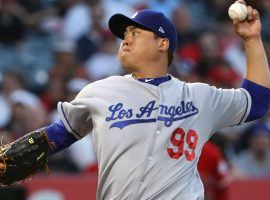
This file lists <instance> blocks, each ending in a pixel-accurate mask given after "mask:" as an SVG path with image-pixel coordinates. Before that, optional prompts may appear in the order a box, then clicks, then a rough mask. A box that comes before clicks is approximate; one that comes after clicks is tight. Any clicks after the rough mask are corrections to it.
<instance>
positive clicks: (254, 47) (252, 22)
mask: <svg viewBox="0 0 270 200" xmlns="http://www.w3.org/2000/svg"><path fill="white" fill-rule="evenodd" d="M239 2H242V3H245V2H244V1H239ZM247 10H248V16H247V18H246V20H245V21H243V22H240V21H238V20H234V28H235V31H236V33H237V34H238V35H239V36H240V37H241V38H242V39H243V41H244V47H245V51H246V65H247V68H246V75H245V79H247V80H249V81H252V82H253V83H256V84H258V85H261V86H264V87H267V88H270V70H269V65H268V61H267V57H266V53H265V50H264V46H263V42H262V39H261V22H260V16H259V13H258V11H257V10H256V9H253V8H252V7H251V6H247Z"/></svg>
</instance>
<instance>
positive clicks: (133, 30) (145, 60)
mask: <svg viewBox="0 0 270 200" xmlns="http://www.w3.org/2000/svg"><path fill="white" fill-rule="evenodd" d="M124 36H125V37H124V40H123V42H122V43H121V45H120V48H119V52H118V57H119V60H120V62H121V64H122V65H123V67H124V68H125V69H127V70H128V71H130V72H134V71H136V70H137V69H138V68H142V67H145V66H147V65H148V64H149V65H151V63H153V61H155V60H157V57H158V56H159V54H158V51H159V50H158V49H159V45H158V44H159V41H158V40H159V38H158V37H157V36H155V34H154V33H153V32H151V31H147V30H144V29H140V28H137V27H135V26H128V27H127V28H126V31H125V33H124Z"/></svg>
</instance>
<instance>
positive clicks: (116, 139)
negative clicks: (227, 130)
mask: <svg viewBox="0 0 270 200" xmlns="http://www.w3.org/2000/svg"><path fill="white" fill-rule="evenodd" d="M233 23H234V27H235V30H236V33H238V35H239V36H240V37H241V38H242V39H243V42H244V46H245V50H246V56H247V73H246V76H245V79H244V80H243V83H242V86H241V88H239V89H217V88H215V87H211V86H209V85H207V84H203V83H185V82H182V81H181V80H178V79H176V78H174V77H173V76H172V75H170V74H168V73H167V69H168V67H169V66H170V64H171V62H172V60H173V56H174V53H175V50H176V44H177V41H176V31H175V28H174V26H173V24H172V23H171V22H170V21H169V20H168V19H167V18H166V17H165V16H164V14H162V13H160V12H156V11H153V10H148V9H146V10H140V11H138V12H136V13H135V14H134V15H133V16H132V17H131V18H129V17H127V16H124V15H122V14H115V15H113V16H112V17H111V18H110V20H109V28H110V30H111V31H112V33H113V34H115V35H116V36H117V37H119V38H120V39H122V40H123V41H122V43H121V45H120V48H119V52H118V56H119V59H120V61H121V63H122V65H123V67H124V68H125V69H126V70H128V71H130V73H131V74H129V75H125V76H112V77H109V78H106V79H104V80H100V81H96V82H94V83H91V84H89V85H87V86H86V87H85V88H84V89H82V90H81V91H80V93H79V94H78V95H77V97H76V98H75V99H74V100H73V101H71V102H59V103H58V111H59V114H60V120H59V121H57V122H55V123H53V124H51V125H50V126H47V127H45V128H43V129H40V131H38V132H39V133H40V132H43V133H44V132H46V133H47V136H48V139H49V141H50V143H54V145H53V146H54V149H53V150H51V152H50V153H56V152H58V151H60V150H62V149H63V148H66V147H67V146H69V145H70V144H72V143H74V142H76V141H77V140H78V139H81V138H82V137H84V136H85V135H87V134H88V133H90V132H91V133H92V138H93V145H94V148H95V152H96V156H97V160H98V166H99V169H98V170H99V172H98V188H97V194H96V196H97V199H99V200H124V199H134V200H138V199H149V200H150V199H155V200H156V199H161V200H162V199H166V200H172V199H183V200H184V199H185V200H201V199H203V194H204V190H203V185H202V183H201V180H200V177H199V175H198V172H197V162H198V159H199V156H200V153H201V150H202V147H203V144H204V143H205V142H206V141H207V140H208V139H209V137H211V135H212V134H213V133H214V132H215V131H217V130H219V129H222V128H224V127H228V126H233V125H238V124H242V123H244V122H248V121H251V120H255V119H257V118H260V117H262V116H263V115H264V114H265V113H266V112H267V109H268V107H269V103H270V89H269V88H270V72H269V66H268V63H267V59H266V55H265V51H264V48H263V43H262V40H261V36H260V32H261V24H260V19H259V14H258V12H257V10H255V9H253V8H252V7H248V17H247V19H246V20H245V21H243V22H239V21H238V20H235V21H234V22H233ZM32 143H34V142H33V141H32ZM40 157H41V156H39V157H38V158H40ZM0 166H1V165H0Z"/></svg>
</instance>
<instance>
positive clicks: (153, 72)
mask: <svg viewBox="0 0 270 200" xmlns="http://www.w3.org/2000/svg"><path fill="white" fill-rule="evenodd" d="M167 74H168V72H167V68H166V69H164V68H158V67H153V68H150V67H147V68H144V69H142V70H140V71H134V72H132V76H133V77H134V78H136V79H141V78H159V77H165V76H167Z"/></svg>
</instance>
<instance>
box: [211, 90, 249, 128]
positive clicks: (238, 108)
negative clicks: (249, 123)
mask: <svg viewBox="0 0 270 200" xmlns="http://www.w3.org/2000/svg"><path fill="white" fill-rule="evenodd" d="M210 96H211V97H210V109H211V112H210V113H211V115H212V116H211V117H212V119H213V131H218V130H220V129H222V128H225V127H229V126H234V125H239V124H242V123H244V122H245V120H246V118H247V117H248V115H249V112H250V109H251V97H250V94H249V93H248V92H247V91H246V90H245V89H243V88H241V89H217V88H216V87H210Z"/></svg>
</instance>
